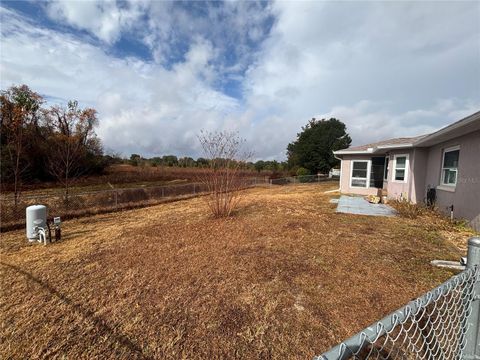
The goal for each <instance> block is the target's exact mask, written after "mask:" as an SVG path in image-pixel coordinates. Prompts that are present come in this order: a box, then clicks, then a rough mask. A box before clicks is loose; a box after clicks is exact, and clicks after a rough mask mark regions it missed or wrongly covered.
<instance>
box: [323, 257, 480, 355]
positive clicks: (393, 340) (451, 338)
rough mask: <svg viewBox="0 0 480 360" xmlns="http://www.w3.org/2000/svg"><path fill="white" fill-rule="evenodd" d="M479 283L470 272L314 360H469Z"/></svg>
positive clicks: (479, 276)
mask: <svg viewBox="0 0 480 360" xmlns="http://www.w3.org/2000/svg"><path fill="white" fill-rule="evenodd" d="M479 282H480V269H479V267H478V266H475V267H472V268H469V269H467V270H465V271H463V272H462V273H460V274H459V275H457V276H454V277H453V278H451V279H450V280H448V281H447V282H445V283H444V284H442V285H441V286H439V287H437V288H436V289H434V290H432V291H430V292H428V293H427V294H425V295H423V296H421V297H419V298H418V299H416V300H414V301H412V302H410V303H409V304H408V305H407V306H405V307H403V308H401V309H399V310H397V311H395V312H393V313H392V314H390V315H388V316H387V317H385V318H384V319H382V320H380V321H379V322H377V323H376V324H374V325H372V326H370V327H368V328H366V329H364V330H363V331H361V332H360V333H358V334H356V335H354V336H353V337H351V338H350V339H348V340H346V341H345V342H343V343H341V344H340V345H337V346H336V347H335V348H333V349H331V350H330V351H328V352H327V353H325V354H323V355H321V356H319V357H317V358H316V359H318V360H320V359H322V360H332V359H385V360H387V359H429V360H430V359H431V360H434V359H435V360H436V359H466V358H465V357H464V350H465V346H466V342H467V340H466V334H467V331H468V330H471V329H470V327H472V323H471V322H469V321H468V319H469V317H470V315H471V312H472V303H473V301H474V300H475V299H476V297H475V296H476V294H475V287H476V286H478V284H479ZM476 284H477V285H476ZM477 296H478V294H477ZM476 321H478V320H476ZM473 326H474V325H473ZM474 331H478V330H474Z"/></svg>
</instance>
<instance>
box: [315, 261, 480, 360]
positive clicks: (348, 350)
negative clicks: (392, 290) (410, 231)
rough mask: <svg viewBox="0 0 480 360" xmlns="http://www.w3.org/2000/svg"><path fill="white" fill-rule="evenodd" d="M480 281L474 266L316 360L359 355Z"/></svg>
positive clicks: (479, 269) (479, 268) (332, 359)
mask: <svg viewBox="0 0 480 360" xmlns="http://www.w3.org/2000/svg"><path fill="white" fill-rule="evenodd" d="M470 281H471V282H475V281H477V282H478V281H480V267H479V266H473V267H470V268H467V269H466V270H464V271H462V272H461V273H460V274H457V275H455V276H453V277H451V278H450V279H449V280H447V281H445V282H444V283H443V284H441V285H439V286H437V287H436V288H434V289H433V290H430V291H428V292H427V293H425V294H424V295H422V296H420V297H418V298H417V299H415V300H412V301H410V302H409V303H408V304H407V305H405V306H403V307H401V308H400V309H398V310H396V311H394V312H392V313H390V314H388V315H387V316H385V317H384V318H383V319H381V320H379V321H377V322H375V323H373V324H371V325H370V326H368V327H366V328H365V329H363V330H362V331H360V332H358V333H357V334H355V335H353V336H352V337H350V338H348V339H347V340H345V341H343V342H342V343H340V344H338V345H337V346H335V347H333V348H331V349H330V350H328V351H327V352H325V353H323V354H322V355H320V356H315V357H314V360H337V359H338V360H344V359H348V358H349V357H350V356H352V355H354V354H355V353H357V352H358V351H359V350H361V349H362V348H364V346H365V345H367V344H372V343H374V342H375V341H376V340H378V339H379V338H380V337H381V336H383V335H385V334H386V333H390V332H391V331H392V330H393V329H394V328H395V327H396V326H397V325H402V324H404V323H405V322H406V321H407V320H408V319H409V318H411V317H412V316H416V315H417V314H419V313H420V312H421V311H422V309H424V308H425V307H426V306H428V305H429V304H431V303H432V302H435V301H436V300H438V299H439V298H440V297H442V296H445V295H448V294H449V293H451V292H452V291H454V290H455V289H456V288H457V287H459V286H460V285H461V284H464V283H467V282H470Z"/></svg>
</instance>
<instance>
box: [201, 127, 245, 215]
mask: <svg viewBox="0 0 480 360" xmlns="http://www.w3.org/2000/svg"><path fill="white" fill-rule="evenodd" d="M198 139H199V141H200V144H201V146H202V149H203V152H204V156H205V158H206V159H207V160H208V165H206V170H207V171H205V172H204V173H203V174H202V175H201V176H200V181H201V182H202V184H203V185H204V186H205V187H206V189H207V191H208V192H209V195H208V196H206V199H207V204H208V206H209V208H210V210H211V212H212V214H213V215H214V216H215V217H226V216H230V215H231V214H232V211H233V210H234V209H235V208H236V207H237V206H238V204H239V203H240V200H241V197H242V196H241V195H242V193H241V191H240V190H242V189H244V188H245V187H246V186H247V183H248V178H247V177H245V176H244V174H242V170H243V169H245V166H246V161H247V160H248V159H249V158H250V157H251V154H250V153H246V152H242V147H243V145H244V143H245V140H244V139H241V138H240V137H239V136H238V134H237V133H234V132H226V131H221V132H205V131H202V132H201V133H200V135H199V136H198Z"/></svg>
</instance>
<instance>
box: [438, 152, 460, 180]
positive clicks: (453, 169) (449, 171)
mask: <svg viewBox="0 0 480 360" xmlns="http://www.w3.org/2000/svg"><path fill="white" fill-rule="evenodd" d="M459 156H460V148H459V147H458V146H457V147H454V148H449V149H445V150H444V152H443V161H442V185H448V186H455V185H457V175H458V158H459Z"/></svg>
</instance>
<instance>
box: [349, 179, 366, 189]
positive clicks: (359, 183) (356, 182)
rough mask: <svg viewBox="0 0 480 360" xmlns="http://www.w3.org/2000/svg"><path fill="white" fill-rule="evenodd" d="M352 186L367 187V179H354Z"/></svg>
mask: <svg viewBox="0 0 480 360" xmlns="http://www.w3.org/2000/svg"><path fill="white" fill-rule="evenodd" d="M352 186H356V187H367V180H366V179H365V180H362V179H352Z"/></svg>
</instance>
